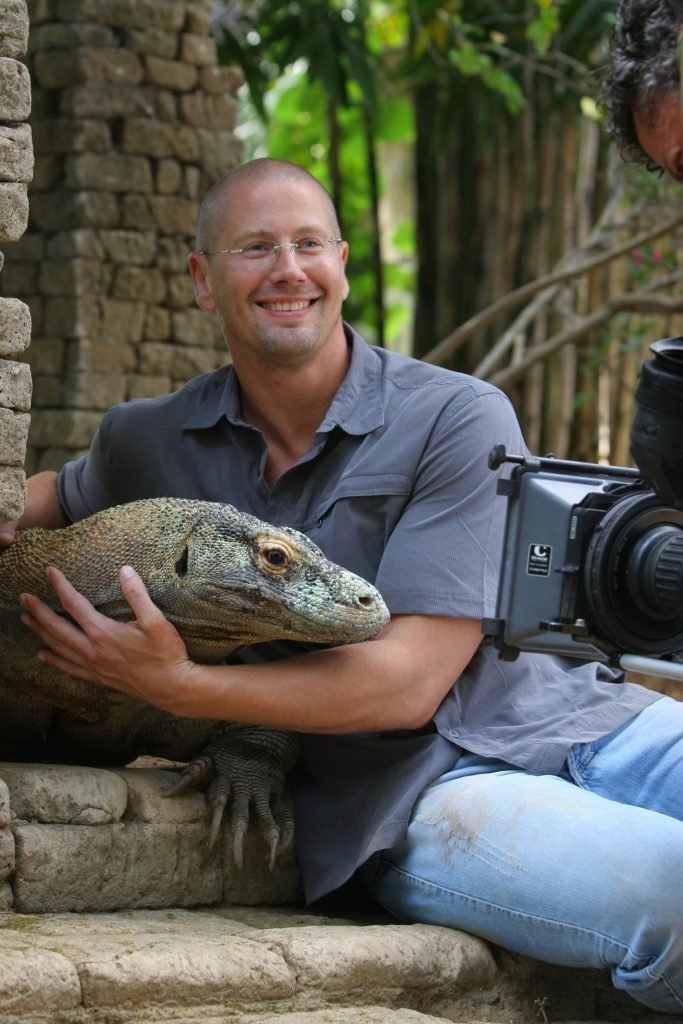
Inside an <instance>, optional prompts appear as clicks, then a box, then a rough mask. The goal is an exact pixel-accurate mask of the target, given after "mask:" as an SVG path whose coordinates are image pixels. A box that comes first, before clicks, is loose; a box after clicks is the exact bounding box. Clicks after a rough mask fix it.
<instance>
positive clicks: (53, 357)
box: [28, 338, 66, 376]
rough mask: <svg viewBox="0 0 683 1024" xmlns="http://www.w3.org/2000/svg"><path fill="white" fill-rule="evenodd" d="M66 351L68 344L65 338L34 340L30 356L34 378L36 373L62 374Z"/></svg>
mask: <svg viewBox="0 0 683 1024" xmlns="http://www.w3.org/2000/svg"><path fill="white" fill-rule="evenodd" d="M65 351H66V342H65V341H64V339H63V338H34V339H33V341H32V342H31V350H30V352H29V356H28V357H29V362H30V364H31V366H32V368H33V373H34V376H35V375H36V373H43V374H47V373H54V374H61V373H62V371H63V369H64V354H65Z"/></svg>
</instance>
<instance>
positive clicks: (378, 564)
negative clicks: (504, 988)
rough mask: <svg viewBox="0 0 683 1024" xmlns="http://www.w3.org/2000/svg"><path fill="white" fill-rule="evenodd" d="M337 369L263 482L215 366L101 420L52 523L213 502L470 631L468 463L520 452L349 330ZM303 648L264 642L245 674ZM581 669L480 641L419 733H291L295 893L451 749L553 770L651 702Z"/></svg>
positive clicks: (409, 607)
mask: <svg viewBox="0 0 683 1024" xmlns="http://www.w3.org/2000/svg"><path fill="white" fill-rule="evenodd" d="M346 330H347V337H348V341H349V344H350V345H351V346H352V359H351V365H350V368H349V371H348V373H347V376H346V378H345V380H344V381H343V383H342V385H341V387H340V388H339V391H338V392H337V394H336V396H335V398H334V400H333V402H332V404H331V406H330V408H329V410H328V412H327V415H326V416H325V419H324V420H323V422H322V423H321V424H320V426H319V428H318V430H317V432H316V434H315V437H314V439H313V444H312V447H311V449H310V451H309V452H308V453H307V454H306V455H305V456H303V457H302V458H301V459H299V461H298V462H297V463H296V464H295V465H294V466H292V467H291V468H290V469H289V470H288V471H287V472H286V473H285V474H283V476H282V477H280V479H278V480H277V482H276V483H275V485H274V486H273V487H272V488H271V487H269V486H268V485H267V484H266V482H265V479H264V468H265V461H266V445H265V441H264V438H263V436H262V435H261V433H260V431H259V430H257V429H256V428H254V427H253V426H251V425H250V424H248V423H246V422H245V421H244V420H243V418H242V416H241V411H240V391H239V382H238V380H237V378H236V375H235V373H234V370H233V368H232V367H231V366H226V367H223V368H222V369H220V370H217V371H215V372H214V373H210V374H206V375H204V376H202V377H198V378H196V379H195V380H192V381H190V382H189V383H188V384H186V385H185V386H184V387H183V388H181V389H180V390H179V391H177V392H174V393H173V394H170V395H166V396H163V397H161V398H155V399H142V400H138V401H132V402H128V403H125V404H124V405H119V406H115V407H114V408H113V409H111V410H110V411H109V412H108V413H107V414H106V415H105V417H104V418H103V420H102V423H101V426H100V428H99V430H98V431H97V434H96V436H95V438H94V440H93V443H92V446H91V449H90V452H89V454H88V455H87V456H85V457H83V458H81V459H79V460H77V461H75V462H71V463H68V464H67V465H66V466H65V467H64V469H63V470H62V472H61V474H60V477H59V484H58V486H59V496H60V500H61V502H62V505H63V507H64V511H65V513H66V515H67V517H68V518H70V519H71V520H77V519H81V518H83V517H84V516H86V515H89V514H91V513H93V512H95V511H97V510H99V509H101V508H104V507H108V506H111V505H115V504H120V503H122V502H128V501H133V500H136V499H138V498H143V497H155V496H172V497H187V498H201V499H204V500H208V501H225V502H229V503H230V504H233V505H235V506H236V507H237V508H239V509H240V510H241V511H244V512H248V513H250V514H251V515H255V516H258V517H260V518H261V519H265V520H267V521H269V522H272V523H275V524H277V525H286V526H291V527H294V528H296V529H299V530H301V531H303V532H304V533H306V534H308V536H310V537H311V539H312V540H314V541H315V542H316V543H317V544H318V545H319V546H320V547H321V548H322V550H323V551H324V552H325V554H326V555H327V557H328V558H330V559H332V560H333V561H336V562H339V563H340V564H341V565H344V566H346V567H347V568H348V569H351V570H352V571H354V572H356V573H358V574H359V575H361V576H364V577H365V578H366V579H368V580H369V581H370V582H372V583H374V584H375V585H376V586H377V588H378V589H379V590H380V592H381V593H382V595H383V597H384V599H385V601H386V603H387V605H388V607H389V609H390V611H391V612H392V613H394V614H398V613H402V614H410V615H446V616H453V617H458V618H472V619H480V618H482V617H485V616H492V615H493V614H494V612H495V594H496V588H497V583H498V567H499V559H500V553H501V545H502V535H503V524H504V518H505V511H506V508H505V506H506V503H505V501H504V499H502V498H500V497H498V496H497V495H496V474H495V473H493V472H491V470H489V468H488V465H487V455H488V452H489V451H490V449H491V448H492V446H493V445H494V444H498V443H503V444H505V446H506V448H507V449H508V450H509V451H512V452H522V451H524V442H523V439H522V436H521V434H520V430H519V426H518V424H517V420H516V417H515V415H514V412H513V410H512V408H511V406H510V403H509V401H508V399H507V398H506V397H505V395H504V394H503V393H502V392H501V391H499V390H497V389H496V388H495V387H493V386H492V385H490V384H487V383H484V382H482V381H479V380H476V379H474V378H472V377H469V376H467V375H465V374H460V373H454V372H451V371H449V370H444V369H442V368H440V367H435V366H431V365H429V364H427V363H424V362H420V361H418V360H414V359H410V358H408V357H405V356H401V355H398V354H396V353H392V352H389V351H386V350H383V349H378V348H372V347H370V346H368V345H366V344H365V342H364V341H363V340H362V339H361V338H360V337H359V336H358V335H357V334H355V333H354V332H353V331H351V330H350V328H347V329H346ZM297 650H298V651H300V650H305V645H304V646H302V645H294V644H288V643H274V644H268V645H265V644H264V645H259V646H258V647H257V648H252V649H250V650H247V651H245V652H243V653H242V655H241V656H242V658H243V660H245V661H250V662H258V661H262V660H264V659H267V660H272V659H275V658H279V657H283V656H285V655H287V654H291V653H293V652H295V651H297ZM620 679H621V676H620V675H619V674H618V673H614V672H612V671H610V670H608V669H606V668H604V667H603V666H601V665H598V664H593V663H591V664H582V663H576V662H569V661H566V660H563V659H559V658H555V657H552V656H549V655H531V654H527V655H521V656H520V657H519V658H518V660H517V661H515V662H503V661H501V660H499V659H498V657H497V654H496V652H495V651H494V649H493V648H492V646H491V645H489V644H483V645H482V647H481V648H480V650H479V652H478V653H477V655H476V656H475V657H474V659H473V660H472V662H471V663H470V665H469V666H468V668H467V669H466V671H465V672H464V673H463V675H462V676H461V677H460V679H458V680H457V681H454V686H453V689H452V690H451V692H450V693H449V694H448V695H447V696H446V698H445V699H444V701H443V702H442V704H441V706H440V707H439V709H438V711H437V713H436V715H435V717H434V720H433V723H432V725H431V726H430V727H429V728H427V729H424V730H421V731H420V732H419V733H413V732H401V733H395V732H394V733H380V734H371V735H367V734H364V735H352V736H329V735H325V736H315V735H309V736H303V737H302V755H301V759H300V762H299V765H298V767H297V773H296V779H295V786H296V810H297V843H298V852H299V861H300V864H301V868H302V873H303V877H304V882H305V886H306V892H307V896H308V897H309V898H310V899H316V898H317V897H319V896H322V895H323V894H324V893H325V892H328V891H330V890H332V889H334V888H336V887H337V886H339V885H341V884H342V883H343V882H344V881H345V880H346V879H348V878H349V877H350V875H351V874H352V873H353V871H354V870H355V868H356V867H357V866H358V865H359V864H361V863H363V861H364V860H365V859H367V857H368V856H370V854H371V853H373V852H375V851H376V850H379V849H384V848H387V847H389V846H391V845H392V844H393V843H395V842H396V841H397V840H398V838H399V837H400V836H401V834H402V832H403V830H404V829H405V826H406V823H407V820H408V818H409V815H410V811H411V808H412V805H413V803H414V801H415V799H416V797H417V796H418V794H419V793H420V792H421V790H422V789H423V788H424V787H425V786H426V785H428V784H429V783H430V782H431V781H433V779H434V778H436V777H437V776H438V775H440V774H441V773H443V772H444V771H447V770H449V769H450V768H452V767H453V765H454V764H455V762H456V761H457V758H458V756H459V753H460V751H461V750H462V749H466V750H471V751H474V752H478V753H481V754H485V755H488V756H490V757H499V758H502V759H504V760H506V761H508V762H510V763H512V764H515V765H518V766H520V767H523V768H525V769H527V770H529V771H532V772H556V771H558V770H559V769H560V768H561V766H562V764H563V762H564V760H565V758H566V755H567V752H568V750H569V747H570V746H571V745H572V744H573V743H577V742H587V741H590V740H592V739H596V738H598V737H599V736H601V735H604V734H606V733H607V732H610V731H611V730H612V729H615V728H617V727H618V726H619V725H621V724H623V723H624V722H625V721H628V719H630V718H631V717H632V716H633V715H635V714H637V713H638V711H640V710H641V709H642V708H643V707H645V706H646V705H647V704H649V703H651V702H652V701H653V700H656V699H657V698H658V696H659V695H658V694H655V693H651V692H650V691H648V690H645V689H643V688H642V687H639V686H635V685H632V684H626V683H622V682H618V683H615V680H620Z"/></svg>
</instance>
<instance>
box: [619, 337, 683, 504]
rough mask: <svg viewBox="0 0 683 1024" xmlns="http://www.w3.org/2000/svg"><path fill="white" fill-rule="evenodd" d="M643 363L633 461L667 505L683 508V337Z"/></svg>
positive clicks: (662, 344)
mask: <svg viewBox="0 0 683 1024" xmlns="http://www.w3.org/2000/svg"><path fill="white" fill-rule="evenodd" d="M650 350H651V351H652V352H653V353H654V359H650V360H648V361H647V362H645V363H643V365H642V367H641V370H640V379H639V384H638V388H637V390H636V410H635V415H634V417H633V424H632V426H631V455H632V456H633V459H634V461H635V463H636V465H637V466H638V469H639V470H640V472H641V473H642V474H643V478H644V480H645V482H646V484H647V485H648V487H651V488H652V489H653V490H654V491H656V492H657V494H658V495H659V497H660V498H661V499H662V501H664V502H667V503H669V504H671V505H675V506H676V508H683V336H680V337H677V338H662V339H661V340H660V341H655V342H654V343H653V344H652V345H651V346H650Z"/></svg>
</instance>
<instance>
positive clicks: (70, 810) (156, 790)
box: [0, 763, 300, 914]
mask: <svg viewBox="0 0 683 1024" xmlns="http://www.w3.org/2000/svg"><path fill="white" fill-rule="evenodd" d="M0 779H2V780H3V781H4V787H3V788H4V789H5V791H6V792H8V793H9V810H10V823H9V826H6V827H5V829H4V830H3V829H2V828H0V835H1V834H2V833H3V832H4V833H5V835H6V834H7V832H9V833H10V834H11V836H12V837H13V841H14V859H13V862H11V860H10V858H9V852H8V851H9V847H8V848H7V851H6V856H5V857H4V858H2V859H0V860H1V863H2V864H5V867H4V869H3V870H2V871H1V872H0V883H3V882H7V883H9V886H10V888H11V890H12V894H13V904H12V906H13V909H14V910H16V911H21V912H23V913H31V914H42V913H55V912H67V911H106V910H126V909H131V908H142V907H154V908H160V907H172V906H175V907H192V906H200V905H201V906H206V905H209V904H217V903H235V902H239V903H241V904H247V905H252V906H256V905H263V904H268V905H278V904H283V903H292V902H294V901H296V900H297V899H298V897H299V893H300V886H299V875H298V871H297V868H296V864H295V861H294V854H293V851H292V850H291V849H289V850H284V851H282V852H281V854H280V856H279V857H278V860H277V863H276V865H275V867H274V869H273V870H272V871H269V869H268V848H267V846H266V844H265V843H264V841H263V839H262V838H261V836H260V835H259V834H258V831H257V828H256V826H252V827H250V829H249V831H248V834H247V837H246V842H245V850H244V865H245V866H244V868H242V869H239V868H237V867H236V866H235V863H234V858H233V852H232V851H233V835H232V830H231V828H230V826H229V825H228V824H227V823H225V824H224V825H223V828H222V830H221V834H220V836H219V841H218V843H217V844H216V846H215V847H214V848H213V849H210V848H209V814H208V810H207V806H206V799H205V796H204V794H203V793H200V792H197V791H195V790H191V791H189V792H187V793H183V794H180V795H178V796H174V797H171V798H166V797H165V796H164V795H163V794H164V791H165V790H166V789H168V787H169V784H170V779H169V772H168V771H164V770H162V769H160V768H151V767H133V768H121V769H116V768H112V769H105V768H83V767H76V766H69V765H31V764H14V763H11V764H10V763H1V764H0ZM5 817H6V814H5ZM5 845H7V844H5ZM5 862H6V863H5Z"/></svg>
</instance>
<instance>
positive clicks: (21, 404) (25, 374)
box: [0, 359, 31, 412]
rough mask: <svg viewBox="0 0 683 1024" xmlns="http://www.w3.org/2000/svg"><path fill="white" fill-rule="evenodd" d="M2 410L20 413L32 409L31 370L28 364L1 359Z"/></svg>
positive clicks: (0, 387) (0, 394)
mask: <svg viewBox="0 0 683 1024" xmlns="http://www.w3.org/2000/svg"><path fill="white" fill-rule="evenodd" d="M0 408H2V409H16V410H17V411H18V412H28V410H29V409H30V408H31V370H30V367H28V366H27V365H26V363H15V362H12V361H11V360H9V359H0Z"/></svg>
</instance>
